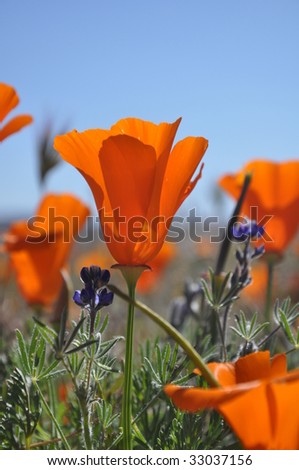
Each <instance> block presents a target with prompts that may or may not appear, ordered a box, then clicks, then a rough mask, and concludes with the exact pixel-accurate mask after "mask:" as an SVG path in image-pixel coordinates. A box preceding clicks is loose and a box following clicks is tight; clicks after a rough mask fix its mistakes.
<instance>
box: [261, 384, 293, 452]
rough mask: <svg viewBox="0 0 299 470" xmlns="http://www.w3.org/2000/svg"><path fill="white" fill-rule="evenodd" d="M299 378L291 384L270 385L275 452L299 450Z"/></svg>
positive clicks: (269, 393) (269, 396)
mask: <svg viewBox="0 0 299 470" xmlns="http://www.w3.org/2000/svg"><path fill="white" fill-rule="evenodd" d="M298 396H299V377H298V376H297V379H296V380H294V381H291V382H285V383H273V384H269V385H268V399H269V403H270V410H271V417H272V429H273V442H272V446H271V449H273V450H292V449H293V450H298V449H299V408H298Z"/></svg>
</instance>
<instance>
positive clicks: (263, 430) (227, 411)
mask: <svg viewBox="0 0 299 470" xmlns="http://www.w3.org/2000/svg"><path fill="white" fill-rule="evenodd" d="M218 411H219V412H220V413H221V414H222V415H223V417H224V418H225V420H226V421H227V422H228V424H229V425H230V426H231V428H232V429H233V431H234V432H235V434H236V435H237V436H238V437H239V439H240V440H241V442H242V444H243V446H244V448H246V449H270V448H272V427H271V410H270V407H269V403H268V397H267V391H266V384H262V383H261V384H260V385H259V386H258V387H255V388H252V389H250V390H249V391H247V392H245V393H242V394H239V395H238V396H235V397H234V398H233V400H229V401H225V402H223V403H222V404H220V406H219V407H218Z"/></svg>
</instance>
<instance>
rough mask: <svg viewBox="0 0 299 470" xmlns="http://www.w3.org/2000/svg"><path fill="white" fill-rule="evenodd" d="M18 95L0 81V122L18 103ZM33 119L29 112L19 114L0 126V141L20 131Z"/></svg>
mask: <svg viewBox="0 0 299 470" xmlns="http://www.w3.org/2000/svg"><path fill="white" fill-rule="evenodd" d="M19 101H20V100H19V97H18V95H17V92H16V90H15V89H14V88H13V87H12V86H10V85H7V84H5V83H0V123H1V124H2V121H3V120H4V119H5V118H6V116H7V115H8V114H9V113H10V112H11V111H12V110H13V109H14V108H15V107H16V106H17V105H18V104H19ZM32 121H33V119H32V117H31V116H30V115H29V114H20V115H19V116H15V117H13V118H12V119H11V120H10V121H8V122H6V123H4V125H3V126H2V127H0V142H2V141H3V140H4V139H6V138H7V137H9V136H10V135H11V134H14V133H15V132H18V131H20V130H21V129H22V128H23V127H25V126H27V125H28V124H30V123H31V122H32Z"/></svg>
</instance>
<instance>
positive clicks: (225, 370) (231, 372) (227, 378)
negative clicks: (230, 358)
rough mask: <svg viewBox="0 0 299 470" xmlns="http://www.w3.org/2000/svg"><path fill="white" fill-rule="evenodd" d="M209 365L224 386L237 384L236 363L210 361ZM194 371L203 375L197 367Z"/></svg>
mask: <svg viewBox="0 0 299 470" xmlns="http://www.w3.org/2000/svg"><path fill="white" fill-rule="evenodd" d="M208 367H209V369H210V371H211V372H212V374H213V375H214V376H215V378H216V380H217V382H218V383H219V384H220V385H221V386H222V387H225V386H230V385H234V384H236V373H235V366H234V364H232V363H230V362H210V363H209V364H208ZM194 372H195V374H199V375H201V372H200V370H199V369H195V370H194Z"/></svg>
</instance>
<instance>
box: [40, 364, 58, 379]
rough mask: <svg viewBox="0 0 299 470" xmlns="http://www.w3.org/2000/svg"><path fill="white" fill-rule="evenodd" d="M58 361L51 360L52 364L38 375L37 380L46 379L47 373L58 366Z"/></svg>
mask: <svg viewBox="0 0 299 470" xmlns="http://www.w3.org/2000/svg"><path fill="white" fill-rule="evenodd" d="M59 363H60V361H57V360H55V361H54V362H52V364H51V365H50V366H49V367H48V368H47V369H46V370H44V371H43V373H42V374H41V375H40V376H39V380H43V379H46V378H47V377H48V376H49V374H51V372H52V371H53V370H54V369H55V368H56V367H57V366H58V364H59Z"/></svg>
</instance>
